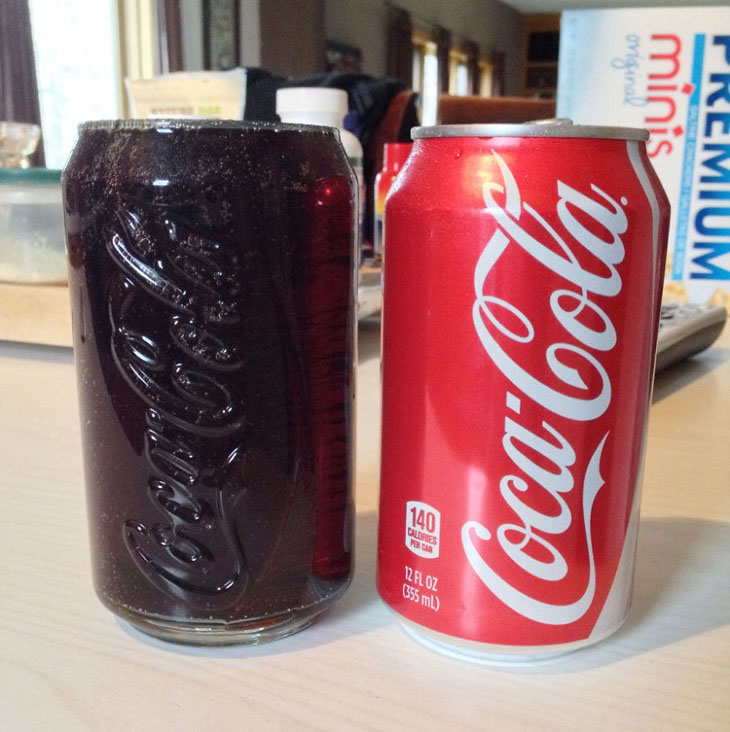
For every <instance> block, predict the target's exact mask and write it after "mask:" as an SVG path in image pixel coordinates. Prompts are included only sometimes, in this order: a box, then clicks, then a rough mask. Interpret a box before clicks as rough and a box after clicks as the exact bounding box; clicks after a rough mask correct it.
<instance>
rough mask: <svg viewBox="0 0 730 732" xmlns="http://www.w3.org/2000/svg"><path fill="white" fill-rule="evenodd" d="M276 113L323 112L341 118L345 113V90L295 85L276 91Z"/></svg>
mask: <svg viewBox="0 0 730 732" xmlns="http://www.w3.org/2000/svg"><path fill="white" fill-rule="evenodd" d="M276 112H277V114H288V113H291V112H323V113H325V114H334V115H336V116H337V117H338V119H340V120H341V119H343V118H344V116H345V115H346V114H347V92H346V91H344V90H343V89H329V88H327V87H322V86H295V87H291V88H288V89H277V91H276Z"/></svg>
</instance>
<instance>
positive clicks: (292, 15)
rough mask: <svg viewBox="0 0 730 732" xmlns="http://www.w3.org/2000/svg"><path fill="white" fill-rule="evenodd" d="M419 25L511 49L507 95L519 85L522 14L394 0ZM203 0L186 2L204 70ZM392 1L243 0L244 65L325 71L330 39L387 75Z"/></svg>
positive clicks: (488, 3) (289, 72) (188, 52)
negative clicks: (359, 53) (358, 52)
mask: <svg viewBox="0 0 730 732" xmlns="http://www.w3.org/2000/svg"><path fill="white" fill-rule="evenodd" d="M392 4H393V5H396V6H398V7H401V8H404V9H405V10H407V11H408V12H409V13H411V16H412V18H413V22H414V24H415V25H416V26H418V25H442V26H444V27H445V28H448V29H449V30H450V31H452V32H453V33H456V34H458V35H462V36H466V37H468V38H471V39H472V40H474V41H477V43H479V44H480V46H481V48H482V53H485V54H486V53H489V52H490V51H502V52H503V53H505V54H506V65H505V72H506V79H505V82H506V92H507V94H517V91H518V88H519V63H520V61H519V54H520V15H519V13H518V12H517V11H516V10H513V9H512V8H510V7H508V6H506V5H504V4H502V3H501V2H499V0H393V2H392ZM201 8H202V6H201V0H185V2H184V3H182V10H183V33H184V36H185V38H184V42H183V51H184V53H185V67H186V68H187V69H195V68H202V62H203V61H202V58H203V57H202V35H201V34H202V21H201V14H202V9H201ZM387 20H388V9H387V1H386V0H241V53H242V61H243V64H244V65H246V66H261V67H262V68H265V69H267V70H269V71H272V72H274V73H277V74H282V75H284V76H306V75H310V74H315V73H319V72H321V71H322V70H323V69H322V60H323V53H324V41H325V39H329V40H333V41H340V42H342V43H346V44H348V45H350V46H355V47H356V48H359V49H360V50H361V51H362V56H363V71H364V72H365V73H367V74H370V75H372V76H384V75H385V71H386V36H387V30H388V23H387Z"/></svg>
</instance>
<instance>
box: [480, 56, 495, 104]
mask: <svg viewBox="0 0 730 732" xmlns="http://www.w3.org/2000/svg"><path fill="white" fill-rule="evenodd" d="M493 95H494V64H493V63H492V62H491V61H489V60H488V59H485V58H480V59H479V96H480V97H491V96H493Z"/></svg>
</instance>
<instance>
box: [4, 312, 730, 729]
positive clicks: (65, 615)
mask: <svg viewBox="0 0 730 732" xmlns="http://www.w3.org/2000/svg"><path fill="white" fill-rule="evenodd" d="M378 343H379V330H378V326H377V324H367V323H365V324H362V325H361V327H360V358H361V360H360V365H359V384H358V390H359V401H358V456H357V505H358V515H357V569H356V574H355V579H354V582H353V585H352V587H351V588H350V590H349V591H348V593H347V594H346V595H345V597H344V598H343V599H342V600H341V601H340V602H339V604H338V605H336V606H335V607H334V609H332V610H331V611H330V612H329V613H328V614H327V615H326V616H324V617H323V618H322V619H321V620H320V621H319V622H317V623H316V624H315V625H313V626H312V627H311V628H309V629H307V630H305V631H303V632H302V633H299V634H297V635H295V636H292V637H290V638H287V639H285V640H281V641H277V642H276V643H273V644H269V645H264V646H259V647H255V648H243V647H238V648H227V649H218V650H216V649H211V650H208V649H197V650H196V649H189V648H185V647H180V646H173V645H168V644H164V643H161V642H156V641H153V640H150V639H148V638H146V637H144V636H142V635H141V634H139V633H136V632H134V631H132V630H131V629H130V628H129V627H127V626H125V625H123V624H121V623H120V622H118V621H117V620H115V619H114V617H113V616H112V615H111V614H110V613H109V612H107V611H106V610H105V609H104V608H103V607H102V606H101V604H100V603H99V602H98V601H97V600H96V599H95V597H94V594H93V590H92V587H91V580H90V570H89V558H88V543H87V535H86V516H85V509H84V491H83V484H82V464H81V450H80V442H79V427H78V423H77V408H76V392H75V376H74V371H73V363H72V355H71V352H70V350H65V349H60V348H49V347H45V348H44V347H40V346H23V345H18V344H11V343H0V465H2V474H1V476H2V477H0V505H1V506H2V510H1V511H0V729H2V730H53V731H55V730H124V732H129V731H130V730H134V729H150V730H173V729H175V730H215V731H216V732H220V731H221V730H236V731H239V730H278V729H281V730H309V729H313V730H338V731H339V730H351V729H355V730H414V731H416V730H417V731H419V732H425V731H426V730H429V731H430V730H434V731H435V730H442V729H451V730H535V729H537V730H553V729H555V730H573V729H576V730H577V729H581V730H642V731H644V730H691V731H694V730H728V729H730V332H729V331H728V330H727V329H726V332H725V334H724V335H723V337H722V339H721V341H720V342H719V343H718V345H716V346H715V347H714V348H712V349H711V350H710V351H707V352H705V353H704V354H702V355H700V356H698V357H696V358H694V359H691V360H689V361H686V362H685V363H683V364H680V365H679V366H677V367H675V368H673V369H672V370H670V371H668V372H665V373H663V374H660V376H659V377H658V380H657V384H656V389H655V401H654V405H653V407H652V411H651V422H650V428H649V440H648V448H647V462H646V470H645V480H644V493H643V502H642V520H641V530H640V539H639V553H638V565H637V569H636V592H635V600H634V606H633V610H632V612H631V615H630V618H629V620H628V622H627V623H626V625H625V626H624V627H623V628H622V629H621V630H620V631H619V632H618V633H617V634H616V635H614V636H613V637H612V638H610V639H609V640H607V641H605V642H603V643H601V644H599V645H597V646H594V647H592V648H589V649H586V650H583V651H579V652H577V653H574V654H570V655H568V656H565V657H563V658H562V659H561V660H558V661H553V662H551V663H545V664H542V665H537V666H531V667H525V668H515V667H505V668H494V667H487V666H478V665H473V664H469V663H465V662H461V661H457V660H452V659H450V658H446V657H443V656H440V655H437V654H434V653H432V652H431V651H429V650H427V649H425V648H422V647H421V646H420V645H418V644H416V643H415V642H413V641H412V640H410V639H409V638H408V637H407V636H406V635H405V634H404V633H403V632H402V631H401V630H400V628H399V626H398V623H397V621H396V619H395V617H394V616H393V615H392V614H391V613H390V612H389V611H388V610H387V609H386V608H385V606H384V605H383V604H382V602H381V601H380V600H379V599H378V596H377V593H376V591H375V588H374V572H375V570H374V565H375V533H376V507H377V490H378V462H379V445H378V440H379V420H380V405H379V360H378V355H379V354H378Z"/></svg>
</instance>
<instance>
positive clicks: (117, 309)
mask: <svg viewBox="0 0 730 732" xmlns="http://www.w3.org/2000/svg"><path fill="white" fill-rule="evenodd" d="M64 194H65V206H66V227H67V236H68V251H69V262H70V287H71V293H72V306H73V321H74V348H75V357H76V362H77V370H78V380H79V396H80V406H81V423H82V428H83V444H84V454H85V472H86V483H87V495H88V509H89V519H90V529H91V550H92V558H93V569H94V579H95V586H96V589H97V593H98V594H99V596H100V598H101V599H102V601H103V602H104V603H105V604H106V605H107V606H108V607H109V608H110V609H112V610H113V611H114V612H115V613H117V614H118V615H120V616H122V617H124V618H126V619H128V620H130V621H132V622H133V623H135V624H136V625H137V626H139V627H141V628H142V629H144V630H146V631H148V632H152V633H155V634H157V635H160V636H163V637H167V638H171V639H177V640H183V641H188V642H201V643H208V642H209V643H224V642H239V641H242V642H246V641H251V642H257V641H260V640H265V639H267V638H273V637H278V636H281V635H285V634H287V633H290V632H293V631H294V630H296V629H298V628H299V627H302V626H304V625H306V624H307V623H308V622H310V621H311V619H312V618H313V617H314V616H315V615H316V614H318V613H319V612H321V610H323V609H324V608H325V607H326V606H327V605H328V604H329V603H331V602H332V601H333V600H334V599H336V598H337V597H338V596H339V595H340V594H341V593H342V592H343V591H344V589H345V588H346V586H347V584H348V582H349V579H350V574H351V546H350V538H351V520H352V508H351V481H352V465H353V461H352V439H353V434H352V407H353V398H354V382H353V344H354V335H353V334H354V328H355V312H354V284H353V278H354V263H353V257H354V242H353V220H354V204H353V194H354V183H353V180H352V177H351V174H350V171H349V168H348V166H347V163H346V160H345V158H344V156H343V153H342V151H341V148H340V147H339V144H338V142H337V140H336V138H335V137H334V136H333V134H332V132H330V131H327V130H325V129H324V128H323V129H320V130H316V129H315V128H300V129H296V128H293V127H291V126H278V127H273V126H258V127H252V126H249V125H243V124H240V123H239V124H236V123H228V124H226V123H219V124H187V123H176V124H164V123H137V124H136V125H135V124H130V123H116V124H109V125H105V124H97V125H95V124H90V125H87V126H85V127H84V128H83V129H82V131H81V135H80V139H79V143H78V145H77V148H76V150H75V152H74V155H73V157H72V159H71V161H70V163H69V166H68V168H67V170H66V172H65V178H64Z"/></svg>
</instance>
